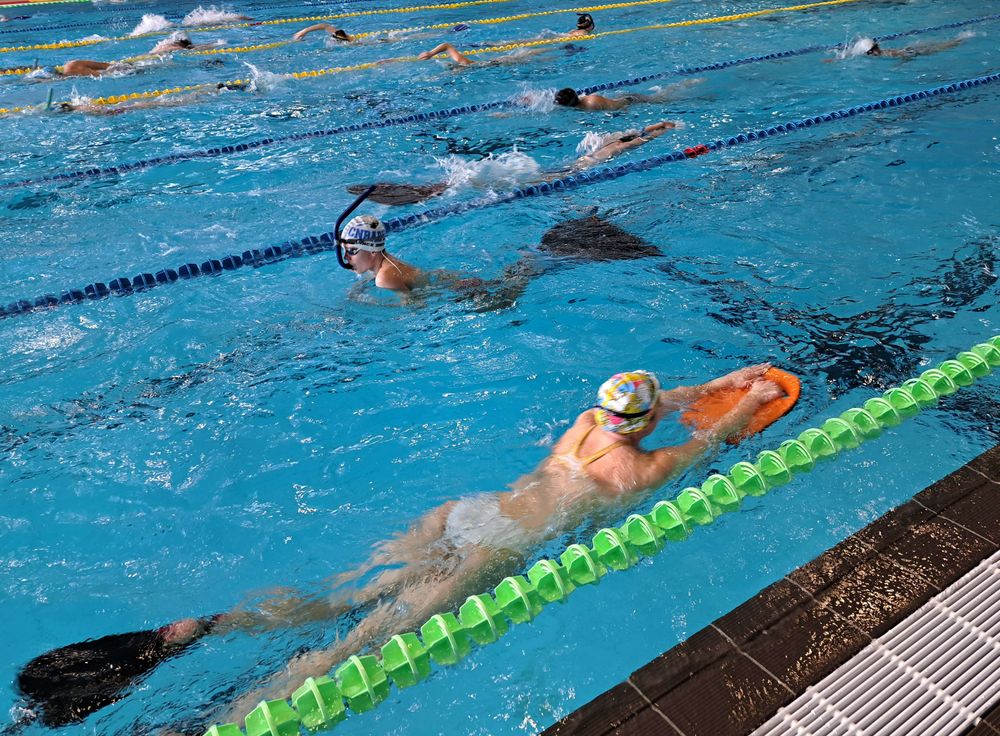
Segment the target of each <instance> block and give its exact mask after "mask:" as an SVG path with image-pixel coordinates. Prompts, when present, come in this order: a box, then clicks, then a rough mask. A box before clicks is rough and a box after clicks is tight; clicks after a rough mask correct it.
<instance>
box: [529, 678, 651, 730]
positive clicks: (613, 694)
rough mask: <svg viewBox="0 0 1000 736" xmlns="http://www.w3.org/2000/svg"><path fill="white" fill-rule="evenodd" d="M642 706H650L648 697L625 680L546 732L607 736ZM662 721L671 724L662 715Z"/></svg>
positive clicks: (641, 708)
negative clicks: (663, 719) (640, 693)
mask: <svg viewBox="0 0 1000 736" xmlns="http://www.w3.org/2000/svg"><path fill="white" fill-rule="evenodd" d="M642 710H650V708H649V703H648V701H646V699H645V698H643V697H642V696H641V695H639V693H637V692H636V691H635V688H633V687H632V686H631V685H629V684H628V683H627V682H622V683H619V684H618V685H615V686H614V687H613V688H611V689H610V690H608V691H607V692H605V693H602V694H601V695H598V696H597V697H596V698H594V699H593V700H591V701H590V702H589V703H587V704H586V705H584V706H581V707H580V708H577V709H576V710H575V711H573V712H572V713H570V714H569V715H568V716H566V717H565V718H563V719H562V720H561V721H559V722H558V723H556V724H554V725H552V726H550V727H549V728H547V729H546V730H545V731H543V732H542V733H543V736H569V734H572V736H604V734H608V733H613V732H614V729H615V728H617V727H618V726H620V725H621V724H623V723H625V722H626V721H628V720H629V719H631V718H633V717H635V715H636V714H637V713H639V712H640V711H642ZM661 723H663V725H664V726H666V725H667V724H666V723H665V722H664V721H662V719H661ZM663 733H668V732H667V731H663Z"/></svg>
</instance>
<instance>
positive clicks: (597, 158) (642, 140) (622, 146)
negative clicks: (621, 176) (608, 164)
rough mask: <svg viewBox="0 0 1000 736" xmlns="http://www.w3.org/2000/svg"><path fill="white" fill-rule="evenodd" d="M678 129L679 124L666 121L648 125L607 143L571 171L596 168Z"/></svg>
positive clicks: (583, 157) (579, 162) (577, 162)
mask: <svg viewBox="0 0 1000 736" xmlns="http://www.w3.org/2000/svg"><path fill="white" fill-rule="evenodd" d="M676 127H677V123H674V122H671V121H669V120H664V121H663V122H661V123H654V124H653V125H647V126H646V127H645V128H643V129H642V130H640V131H639V132H638V133H626V134H625V135H623V136H620V137H618V138H614V139H612V140H610V141H606V142H605V143H603V144H602V145H601V146H600V147H599V148H597V149H596V150H594V151H591V152H590V153H588V154H586V155H584V156H581V157H580V158H578V159H577V160H576V163H574V164H573V166H572V167H571V169H572V170H574V171H579V170H581V169H587V168H590V167H591V166H596V165H597V164H602V163H604V162H605V161H607V160H608V159H610V158H614V157H615V156H617V155H618V154H620V153H623V152H624V151H628V150H629V149H631V148H637V147H638V146H641V145H644V144H646V143H649V142H650V141H651V140H653V139H654V138H659V137H660V136H661V135H663V134H664V133H666V132H667V131H668V130H673V129H674V128H676Z"/></svg>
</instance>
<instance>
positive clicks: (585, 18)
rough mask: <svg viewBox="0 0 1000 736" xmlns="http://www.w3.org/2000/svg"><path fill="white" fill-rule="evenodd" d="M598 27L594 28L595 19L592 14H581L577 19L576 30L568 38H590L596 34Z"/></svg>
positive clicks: (568, 34)
mask: <svg viewBox="0 0 1000 736" xmlns="http://www.w3.org/2000/svg"><path fill="white" fill-rule="evenodd" d="M595 30H596V27H595V26H594V18H593V16H592V15H591V14H590V13H580V15H579V17H578V18H577V19H576V28H575V29H574V30H572V31H570V32H569V33H567V34H566V35H567V36H590V35H591V34H593V33H594V31H595Z"/></svg>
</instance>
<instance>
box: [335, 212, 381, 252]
mask: <svg viewBox="0 0 1000 736" xmlns="http://www.w3.org/2000/svg"><path fill="white" fill-rule="evenodd" d="M340 242H341V243H343V244H345V245H351V246H354V247H355V248H360V249H361V250H366V251H368V252H369V253H377V252H378V251H381V250H385V225H383V224H382V221H381V220H379V219H378V218H377V217H373V216H372V215H358V216H357V217H355V218H354V219H353V220H351V221H350V222H348V223H347V226H346V227H345V228H344V229H343V231H342V232H341V233H340Z"/></svg>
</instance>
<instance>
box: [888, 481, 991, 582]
mask: <svg viewBox="0 0 1000 736" xmlns="http://www.w3.org/2000/svg"><path fill="white" fill-rule="evenodd" d="M998 488H1000V486H998ZM998 501H1000V496H998ZM960 503H961V502H960ZM994 513H996V515H997V517H1000V503H997V504H996V509H995V512H994ZM996 549H997V546H996V545H995V544H993V543H992V542H987V541H986V540H984V539H982V538H981V537H977V536H976V535H975V534H973V533H971V532H968V531H966V530H965V529H962V528H961V527H960V526H958V525H957V524H955V523H954V522H952V521H949V520H948V519H947V518H944V517H942V516H936V517H934V518H933V519H930V520H929V521H927V522H925V523H923V524H919V525H917V526H914V527H911V528H910V532H909V534H907V535H905V536H903V537H900V538H899V539H897V540H896V541H895V542H894V543H893V544H892V545H890V546H888V547H885V548H884V549H882V551H881V554H882V555H883V556H885V557H888V558H889V559H891V560H893V561H895V562H897V563H898V564H899V565H901V566H902V567H905V568H906V569H907V570H910V571H911V572H915V573H917V574H918V575H920V576H921V577H923V578H925V579H927V580H929V581H930V582H931V583H933V584H934V585H935V586H936V587H937V589H938V590H939V591H940V590H944V589H945V588H947V587H948V586H949V585H951V584H952V583H953V582H955V581H956V580H958V579H959V578H960V577H962V575H964V574H965V573H967V572H968V571H969V570H971V569H972V568H973V567H975V566H976V565H978V564H979V563H980V562H981V561H982V560H983V558H985V557H988V556H989V555H991V554H992V553H993V552H995V551H996Z"/></svg>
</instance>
